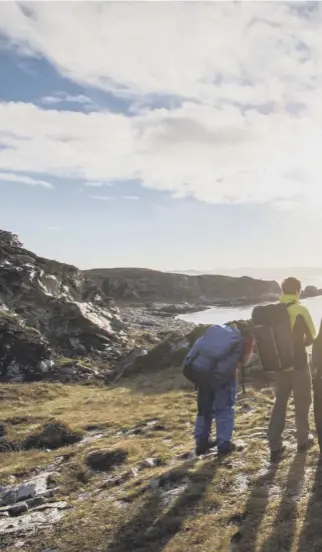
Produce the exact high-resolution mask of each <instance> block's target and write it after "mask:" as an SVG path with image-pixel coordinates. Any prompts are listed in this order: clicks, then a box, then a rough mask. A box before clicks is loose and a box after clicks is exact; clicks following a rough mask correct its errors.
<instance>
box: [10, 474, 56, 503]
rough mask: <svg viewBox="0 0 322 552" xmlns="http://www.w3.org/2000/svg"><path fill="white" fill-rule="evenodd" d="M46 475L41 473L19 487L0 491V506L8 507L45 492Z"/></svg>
mask: <svg viewBox="0 0 322 552" xmlns="http://www.w3.org/2000/svg"><path fill="white" fill-rule="evenodd" d="M47 477H48V473H46V472H45V473H43V474H41V475H39V476H37V477H34V478H33V479H30V480H29V481H27V482H25V483H22V484H21V485H18V486H14V487H4V488H2V489H0V506H8V505H13V504H16V503H17V502H20V501H25V500H27V499H29V498H34V497H35V496H36V495H39V494H42V493H45V492H46V491H47Z"/></svg>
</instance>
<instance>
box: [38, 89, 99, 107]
mask: <svg viewBox="0 0 322 552" xmlns="http://www.w3.org/2000/svg"><path fill="white" fill-rule="evenodd" d="M40 103H42V104H44V105H59V104H61V103H77V104H81V105H83V106H85V107H92V106H94V104H93V102H92V100H91V99H90V98H88V97H87V96H84V95H83V94H78V95H75V96H72V95H70V94H66V93H65V92H58V93H57V94H54V95H53V96H45V97H43V98H41V100H40Z"/></svg>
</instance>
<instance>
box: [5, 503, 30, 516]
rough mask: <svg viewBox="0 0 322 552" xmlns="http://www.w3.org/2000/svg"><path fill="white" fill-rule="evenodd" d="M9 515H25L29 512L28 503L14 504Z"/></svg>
mask: <svg viewBox="0 0 322 552" xmlns="http://www.w3.org/2000/svg"><path fill="white" fill-rule="evenodd" d="M8 512H9V515H10V516H12V517H17V516H21V515H22V514H25V513H26V512H28V505H27V504H26V502H19V503H18V504H14V505H13V506H11V507H10V508H9V510H8Z"/></svg>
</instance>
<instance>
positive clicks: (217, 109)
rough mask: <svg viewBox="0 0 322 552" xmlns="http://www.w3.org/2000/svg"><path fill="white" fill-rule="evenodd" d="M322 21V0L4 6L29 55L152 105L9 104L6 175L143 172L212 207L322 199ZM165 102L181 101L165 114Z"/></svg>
mask: <svg viewBox="0 0 322 552" xmlns="http://www.w3.org/2000/svg"><path fill="white" fill-rule="evenodd" d="M62 10H63V16H62ZM321 18H322V5H321V4H319V3H316V4H315V5H314V6H313V5H312V6H311V9H310V10H308V9H306V8H305V7H303V6H302V7H300V6H297V5H295V3H290V4H287V3H280V2H279V3H276V2H264V3H263V2H239V3H236V2H221V3H204V2H194V3H192V2H185V3H184V2H182V3H180V2H169V3H168V2H163V3H161V2H160V3H143V2H142V3H131V2H127V3H117V2H114V3H113V2H112V3H96V2H92V3H90V2H88V3H64V4H63V5H58V4H55V3H47V2H46V3H33V4H29V3H28V5H26V4H21V3H19V4H16V3H12V2H10V3H9V2H5V3H0V33H2V34H3V35H4V36H5V37H6V38H7V41H8V42H9V44H10V45H11V47H12V48H15V49H18V52H19V53H20V54H23V55H28V56H36V55H37V56H44V57H45V58H47V59H48V60H50V62H51V63H53V64H54V65H55V67H56V68H57V70H58V71H60V72H61V74H62V75H64V76H68V77H69V78H72V79H74V80H75V81H77V82H80V83H82V84H84V85H86V86H87V87H88V86H96V87H99V88H101V89H103V90H105V91H108V92H112V93H113V94H115V95H118V96H126V97H127V99H128V100H129V102H130V103H131V102H132V106H133V105H134V106H135V105H139V106H140V105H141V106H145V107H141V108H139V109H136V110H135V111H132V113H131V116H128V115H126V114H123V113H111V112H109V111H104V112H91V113H84V112H71V111H64V112H60V111H58V110H56V109H54V107H55V105H56V104H55V103H53V102H52V103H51V106H52V107H53V109H46V110H45V109H41V108H40V107H37V106H35V105H32V104H23V103H2V104H0V151H1V155H0V170H2V171H9V170H12V168H13V167H14V169H15V170H16V171H21V172H38V173H42V174H44V173H45V174H49V175H53V176H55V177H64V178H65V179H66V178H67V179H68V178H79V179H81V180H82V181H85V182H86V183H87V185H88V186H92V187H93V188H95V187H100V186H98V184H101V183H104V185H105V184H109V183H113V184H117V182H119V181H125V180H133V179H135V180H139V181H140V182H141V183H142V185H143V186H145V187H147V188H150V189H154V190H160V191H168V192H170V193H171V194H172V195H173V196H174V197H176V198H183V197H194V198H196V199H198V200H201V201H206V202H211V203H240V202H267V203H269V204H271V205H280V207H281V208H282V207H283V208H284V209H286V208H289V207H290V206H292V205H299V204H300V205H303V204H304V203H305V202H309V203H310V204H312V203H314V204H319V203H321V202H322V190H321V185H320V179H321V173H322V157H321V154H320V144H321V138H322V107H321V100H320V94H321V93H320V90H321V85H322V35H321V32H320V21H321ZM115 52H117V55H116V54H115ZM165 96H166V97H167V98H170V99H171V98H174V99H178V98H179V100H180V101H174V102H173V103H171V102H168V103H166V104H164V105H167V106H168V107H158V108H154V109H152V108H151V104H149V101H148V100H149V98H151V97H157V98H159V99H160V102H159V103H158V104H157V105H162V101H161V100H162V97H165ZM50 97H52V98H55V97H56V95H52V96H50ZM81 103H82V102H80V104H81ZM47 105H50V104H48V103H47ZM149 105H150V107H149ZM58 106H59V104H58ZM91 197H93V198H95V199H100V200H102V199H103V198H104V197H105V198H107V197H108V198H110V196H91Z"/></svg>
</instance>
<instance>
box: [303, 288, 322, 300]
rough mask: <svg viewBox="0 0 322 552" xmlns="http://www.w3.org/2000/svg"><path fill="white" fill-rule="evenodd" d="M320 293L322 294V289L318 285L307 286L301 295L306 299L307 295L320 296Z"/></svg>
mask: <svg viewBox="0 0 322 552" xmlns="http://www.w3.org/2000/svg"><path fill="white" fill-rule="evenodd" d="M319 295H322V289H318V288H317V287H316V286H306V288H305V289H304V290H303V291H302V294H301V297H302V298H303V299H306V298H307V297H318V296H319Z"/></svg>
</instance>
